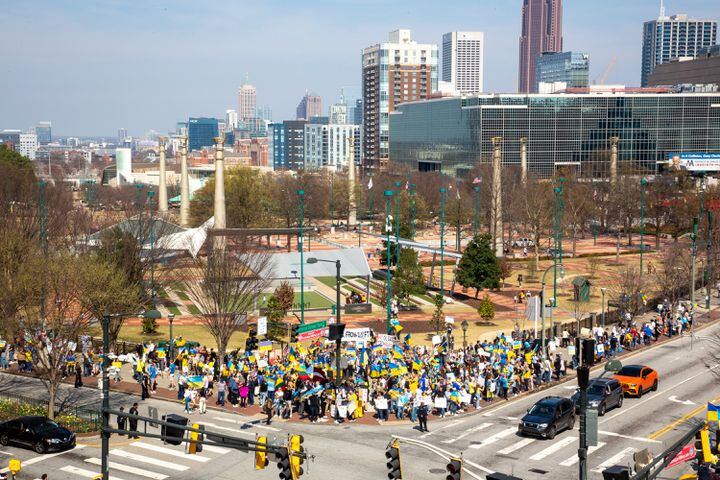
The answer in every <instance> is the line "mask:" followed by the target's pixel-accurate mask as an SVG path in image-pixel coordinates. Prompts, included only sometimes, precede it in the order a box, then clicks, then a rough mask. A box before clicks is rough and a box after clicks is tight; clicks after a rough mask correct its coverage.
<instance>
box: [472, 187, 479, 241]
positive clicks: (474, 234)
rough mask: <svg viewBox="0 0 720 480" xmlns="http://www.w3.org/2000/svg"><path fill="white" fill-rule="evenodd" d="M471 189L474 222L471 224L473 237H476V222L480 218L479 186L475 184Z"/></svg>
mask: <svg viewBox="0 0 720 480" xmlns="http://www.w3.org/2000/svg"><path fill="white" fill-rule="evenodd" d="M473 190H475V224H474V226H473V238H475V237H477V234H478V223H479V220H480V217H479V209H480V187H479V186H477V185H475V186H474V187H473Z"/></svg>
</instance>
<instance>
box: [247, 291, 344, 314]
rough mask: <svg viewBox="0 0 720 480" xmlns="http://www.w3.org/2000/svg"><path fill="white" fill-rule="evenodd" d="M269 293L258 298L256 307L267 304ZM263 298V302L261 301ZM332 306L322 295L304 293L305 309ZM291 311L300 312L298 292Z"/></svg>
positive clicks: (332, 303) (309, 292) (311, 292)
mask: <svg viewBox="0 0 720 480" xmlns="http://www.w3.org/2000/svg"><path fill="white" fill-rule="evenodd" d="M270 295H272V294H271V293H264V294H263V295H262V297H261V298H260V301H259V302H258V305H259V306H260V307H265V304H266V303H267V300H268V298H270ZM263 297H264V300H263ZM333 305H334V302H332V301H330V300H328V299H327V298H325V297H324V296H323V295H321V294H319V293H317V292H313V291H308V292H305V308H331V307H332V306H333ZM293 309H294V310H300V292H295V300H294V301H293Z"/></svg>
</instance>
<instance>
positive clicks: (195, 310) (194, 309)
mask: <svg viewBox="0 0 720 480" xmlns="http://www.w3.org/2000/svg"><path fill="white" fill-rule="evenodd" d="M187 308H188V310H189V311H190V313H192V314H193V315H200V313H201V312H200V309H199V308H198V307H196V306H195V304H194V303H191V304H190V305H188V307H187Z"/></svg>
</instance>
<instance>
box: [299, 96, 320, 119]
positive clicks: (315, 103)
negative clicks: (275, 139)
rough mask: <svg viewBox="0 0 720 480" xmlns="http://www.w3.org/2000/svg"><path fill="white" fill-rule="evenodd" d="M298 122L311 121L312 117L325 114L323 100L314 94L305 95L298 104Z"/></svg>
mask: <svg viewBox="0 0 720 480" xmlns="http://www.w3.org/2000/svg"><path fill="white" fill-rule="evenodd" d="M295 113H296V115H295V118H296V119H297V120H310V119H311V118H312V117H319V116H321V115H322V114H323V111H322V99H321V98H320V96H319V95H316V94H314V93H307V92H306V93H305V96H304V97H303V98H302V100H300V103H298V106H297V110H296V111H295Z"/></svg>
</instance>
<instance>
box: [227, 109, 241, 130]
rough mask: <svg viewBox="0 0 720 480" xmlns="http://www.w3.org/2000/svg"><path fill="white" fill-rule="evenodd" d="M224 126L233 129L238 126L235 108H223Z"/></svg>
mask: <svg viewBox="0 0 720 480" xmlns="http://www.w3.org/2000/svg"><path fill="white" fill-rule="evenodd" d="M225 126H226V127H227V128H230V129H235V128H237V127H238V112H237V110H225Z"/></svg>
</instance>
